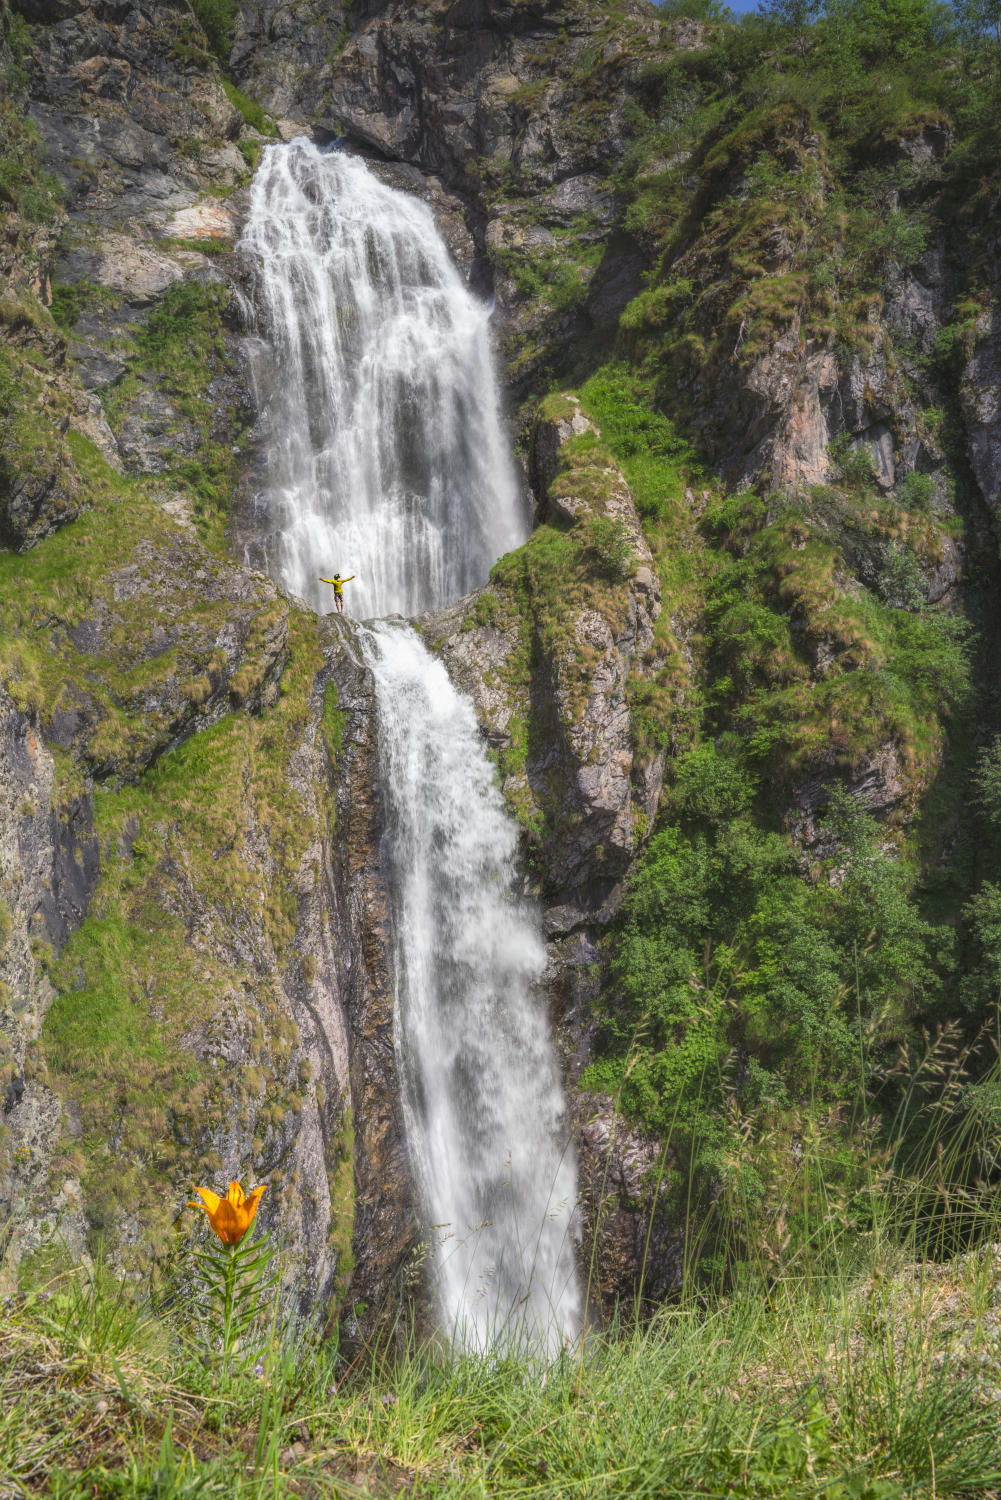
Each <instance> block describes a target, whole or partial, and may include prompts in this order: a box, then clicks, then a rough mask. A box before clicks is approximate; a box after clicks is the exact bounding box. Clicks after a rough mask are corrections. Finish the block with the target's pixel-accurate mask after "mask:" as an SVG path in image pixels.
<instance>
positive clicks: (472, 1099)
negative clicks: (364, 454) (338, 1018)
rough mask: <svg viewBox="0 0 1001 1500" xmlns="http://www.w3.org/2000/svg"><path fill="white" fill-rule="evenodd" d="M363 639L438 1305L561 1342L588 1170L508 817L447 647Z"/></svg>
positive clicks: (473, 1335) (471, 1338)
mask: <svg viewBox="0 0 1001 1500" xmlns="http://www.w3.org/2000/svg"><path fill="white" fill-rule="evenodd" d="M362 646H363V649H364V651H365V656H366V660H367V662H368V665H369V667H370V668H371V671H372V674H373V676H374V678H375V683H376V691H377V695H378V704H379V753H380V761H381V767H382V771H383V780H384V784H385V786H386V788H387V800H388V803H389V807H388V817H389V834H390V840H391V847H392V860H393V879H392V886H393V960H394V969H395V980H396V1004H397V1011H398V1018H399V1024H398V1025H397V1027H396V1050H397V1064H398V1067H399V1071H400V1077H401V1087H402V1096H403V1108H404V1120H405V1124H406V1130H407V1140H408V1142H409V1145H410V1151H411V1156H412V1159H413V1164H414V1169H415V1174H416V1177H417V1183H418V1188H419V1192H420V1196H421V1200H422V1203H423V1204H424V1206H425V1210H426V1213H427V1219H428V1229H429V1237H430V1249H431V1256H432V1261H433V1266H434V1291H435V1297H436V1302H437V1306H438V1311H439V1315H440V1318H441V1322H442V1325H443V1327H444V1328H445V1330H446V1331H447V1332H448V1333H449V1335H450V1337H451V1338H452V1339H453V1341H455V1342H457V1343H459V1344H462V1345H463V1346H466V1347H470V1346H472V1347H479V1348H482V1347H485V1346H486V1345H487V1344H489V1343H494V1342H498V1341H503V1340H504V1339H513V1340H520V1339H525V1338H529V1339H531V1340H532V1341H534V1342H536V1343H542V1344H545V1345H547V1346H548V1347H550V1349H553V1348H555V1347H557V1346H558V1345H559V1344H560V1343H561V1342H562V1340H563V1338H564V1337H565V1336H566V1335H568V1334H569V1335H570V1337H571V1338H573V1337H575V1336H576V1334H577V1333H578V1331H579V1328H580V1299H579V1294H578V1290H577V1280H576V1272H575V1235H576V1222H575V1218H574V1206H575V1204H576V1199H577V1174H576V1168H575V1164H574V1159H573V1154H572V1152H571V1151H568V1150H565V1149H561V1141H562V1142H563V1143H565V1142H566V1140H567V1132H566V1130H565V1125H564V1121H563V1112H564V1104H563V1094H562V1089H561V1086H560V1078H559V1071H558V1067H557V1060H556V1054H555V1049H554V1046H553V1042H552V1038H551V1036H550V1032H549V1018H548V1014H547V1010H546V1007H545V1005H544V1003H541V1001H540V999H539V998H537V997H536V996H534V995H533V992H532V987H533V985H534V984H535V983H536V982H537V981H538V979H539V977H540V975H541V973H542V970H543V968H544V966H545V962H546V951H545V946H544V944H543V942H542V939H541V937H540V936H539V932H538V925H537V916H536V914H535V913H534V912H533V911H531V909H530V908H529V907H528V906H527V905H526V904H525V903H524V901H522V900H520V899H519V898H518V896H517V895H516V894H515V885H516V871H515V846H516V833H515V828H514V824H513V823H512V821H511V819H510V818H509V817H508V815H507V813H506V812H505V809H504V801H503V798H502V796H501V793H500V791H499V789H498V787H497V785H496V780H495V776H494V768H493V765H492V764H491V762H490V760H489V758H488V756H487V753H486V746H485V744H484V741H483V736H482V735H481V734H480V731H479V726H478V725H477V722H476V713H475V710H474V708H473V705H472V703H471V702H470V700H469V699H468V698H467V697H465V696H464V695H463V694H461V693H460V692H459V691H458V690H457V689H456V688H455V687H454V685H453V684H452V682H451V681H450V679H449V676H448V673H447V672H446V671H445V668H444V666H443V665H442V663H441V662H440V661H438V660H436V659H435V658H434V657H432V656H431V655H430V654H429V652H428V651H427V650H426V648H425V647H424V645H423V643H422V642H421V641H420V639H419V638H418V637H417V635H416V634H415V633H414V631H413V630H411V629H410V628H409V627H408V626H406V625H403V624H402V623H401V624H399V625H396V624H393V623H391V622H387V623H385V624H379V625H378V626H376V627H375V628H374V629H372V630H370V631H366V632H365V633H364V634H363V636H362Z"/></svg>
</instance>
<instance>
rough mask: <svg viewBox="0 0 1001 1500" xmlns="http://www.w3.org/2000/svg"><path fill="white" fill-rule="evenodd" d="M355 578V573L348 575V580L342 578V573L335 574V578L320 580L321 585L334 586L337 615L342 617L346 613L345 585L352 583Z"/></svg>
mask: <svg viewBox="0 0 1001 1500" xmlns="http://www.w3.org/2000/svg"><path fill="white" fill-rule="evenodd" d="M354 576H355V575H354V574H353V573H351V574H349V575H348V577H347V578H342V577H341V575H340V573H335V574H334V576H333V578H321V579H320V582H321V583H332V584H333V586H334V604H335V605H336V606H337V613H338V614H339V615H342V614H343V613H344V585H345V584H346V583H350V582H351V579H352V578H354Z"/></svg>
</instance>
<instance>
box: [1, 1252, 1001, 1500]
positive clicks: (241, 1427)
mask: <svg viewBox="0 0 1001 1500" xmlns="http://www.w3.org/2000/svg"><path fill="white" fill-rule="evenodd" d="M879 1260H880V1266H881V1273H880V1272H879V1271H876V1272H874V1273H873V1274H868V1275H867V1274H866V1272H865V1270H864V1268H863V1267H862V1266H861V1265H859V1266H858V1267H857V1268H856V1271H855V1274H854V1275H845V1276H843V1277H842V1278H841V1279H833V1278H832V1279H830V1280H822V1281H819V1282H817V1283H816V1284H814V1285H803V1284H798V1283H796V1282H793V1281H790V1282H788V1283H785V1284H781V1283H780V1284H779V1285H778V1286H776V1287H775V1288H774V1290H773V1292H772V1294H771V1295H770V1296H769V1295H766V1294H765V1293H764V1290H763V1288H760V1287H757V1288H754V1289H748V1290H747V1291H746V1292H744V1293H742V1294H740V1295H737V1296H734V1297H732V1298H731V1299H729V1300H728V1301H727V1302H725V1303H714V1302H711V1301H710V1302H708V1303H706V1304H705V1305H698V1304H697V1303H691V1304H689V1305H687V1306H679V1307H676V1308H665V1309H663V1310H662V1311H660V1312H659V1313H658V1314H657V1315H656V1316H655V1318H654V1319H653V1321H652V1322H651V1323H650V1324H649V1325H648V1326H647V1327H645V1328H642V1329H635V1328H628V1327H627V1328H620V1329H616V1330H612V1331H611V1332H609V1333H608V1334H606V1335H596V1336H594V1337H592V1338H590V1339H589V1340H588V1341H587V1343H586V1344H585V1348H584V1351H583V1354H582V1355H581V1353H580V1352H579V1351H572V1352H568V1353H567V1354H566V1355H565V1356H564V1357H563V1358H560V1359H558V1360H557V1361H556V1362H555V1363H553V1364H550V1365H545V1364H542V1363H540V1362H538V1361H534V1360H533V1359H531V1358H530V1357H528V1356H525V1357H511V1358H508V1359H503V1358H495V1359H476V1358H465V1359H463V1358H457V1359H452V1360H447V1359H443V1358H440V1357H438V1358H435V1357H432V1356H430V1355H424V1356H422V1354H421V1352H420V1351H418V1350H416V1349H414V1348H409V1349H405V1350H404V1351H403V1352H396V1351H391V1350H390V1349H388V1348H387V1349H383V1350H381V1351H379V1352H378V1353H376V1354H375V1355H374V1356H369V1357H368V1358H367V1359H364V1360H362V1361H359V1363H358V1364H357V1365H356V1366H355V1368H354V1369H353V1370H351V1371H348V1370H346V1368H345V1363H344V1361H343V1360H341V1361H339V1360H338V1359H337V1357H336V1354H335V1353H333V1352H331V1351H326V1350H324V1349H323V1348H322V1347H321V1346H319V1345H318V1344H317V1343H316V1342H311V1341H306V1342H304V1343H302V1344H300V1345H298V1346H295V1345H292V1344H289V1345H287V1346H286V1345H283V1343H282V1341H281V1340H280V1339H276V1340H275V1341H274V1346H275V1347H274V1349H273V1352H271V1353H270V1354H269V1355H267V1356H265V1357H263V1358H262V1359H260V1360H259V1361H257V1362H256V1363H255V1364H254V1365H251V1366H249V1368H248V1369H247V1370H246V1371H244V1372H243V1373H240V1374H239V1375H236V1376H234V1378H233V1379H232V1380H231V1382H229V1383H226V1382H224V1381H222V1380H221V1379H220V1372H219V1370H218V1369H217V1368H213V1364H212V1362H211V1360H208V1361H205V1360H204V1359H203V1353H204V1346H199V1344H198V1341H197V1339H196V1338H191V1339H190V1340H189V1339H187V1338H179V1337H177V1335H176V1333H175V1331H174V1329H173V1327H172V1323H171V1320H170V1319H169V1318H157V1317H155V1316H143V1314H142V1313H141V1312H140V1311H139V1310H138V1309H136V1308H135V1307H134V1306H132V1305H130V1304H129V1303H128V1302H127V1301H125V1300H122V1299H120V1298H118V1297H116V1296H115V1295H114V1293H106V1292H100V1291H99V1292H96V1293H95V1292H90V1291H88V1290H86V1289H84V1288H82V1287H75V1288H73V1289H72V1290H70V1291H68V1292H66V1293H62V1294H57V1295H54V1296H52V1297H51V1298H50V1299H49V1300H48V1301H43V1300H40V1299H39V1298H38V1297H36V1296H31V1297H29V1298H27V1299H26V1300H17V1301H15V1302H13V1303H11V1304H10V1305H9V1306H8V1307H7V1308H6V1309H5V1313H4V1318H3V1324H2V1333H0V1351H2V1360H3V1370H4V1375H3V1379H4V1417H3V1427H2V1432H3V1449H2V1463H3V1470H4V1474H5V1478H4V1480H3V1489H2V1493H3V1494H4V1495H5V1496H6V1495H22V1494H49V1495H53V1496H59V1497H63V1500H68V1497H70V1496H72V1497H78V1496H79V1497H80V1500H83V1497H84V1496H87V1497H89V1496H99V1495H100V1496H104V1495H107V1496H112V1495H114V1496H119V1495H121V1496H130V1497H131V1496H135V1497H137V1500H139V1497H143V1500H145V1497H154V1496H155V1497H156V1500H168V1497H174V1496H177V1497H180V1496H188V1495H196V1494H197V1495H217V1494H218V1495H239V1496H248V1497H249V1496H265V1495H267V1496H271V1495H284V1494H286V1493H288V1494H298V1495H331V1496H333V1495H345V1496H347V1495H357V1494H362V1493H367V1494H370V1495H390V1494H396V1493H400V1492H408V1493H411V1494H413V1495H442V1496H474V1495H477V1496H478V1495H490V1494H501V1495H523V1494H533V1495H540V1496H544V1495H545V1496H549V1495H552V1496H563V1495H566V1496H570V1495H573V1496H578V1495H579V1496H585V1495H608V1496H612V1495H649V1496H654V1495H656V1496H675V1495H677V1496H683V1495H690V1494H699V1495H747V1496H759V1495H761V1496H764V1495H769V1496H813V1495H817V1496H821V1495H823V1496H828V1497H831V1500H833V1497H845V1500H848V1497H856V1500H876V1497H880V1500H888V1497H891V1496H898V1495H899V1496H903V1495H928V1496H931V1495H939V1496H945V1495H987V1494H991V1493H996V1492H997V1491H998V1490H1001V1444H999V1437H998V1433H999V1418H1001V1307H995V1306H994V1303H1001V1297H999V1295H998V1293H997V1292H996V1291H995V1290H994V1286H995V1283H996V1281H997V1277H998V1273H999V1271H1001V1259H998V1258H996V1257H995V1256H994V1255H993V1254H990V1255H984V1256H981V1255H978V1254H974V1255H972V1256H970V1257H967V1258H965V1259H963V1260H961V1261H956V1262H953V1263H952V1264H951V1265H949V1266H936V1265H932V1264H926V1265H919V1266H913V1265H912V1266H907V1265H904V1264H902V1263H901V1260H900V1258H899V1257H897V1256H894V1255H893V1254H891V1253H889V1252H887V1253H885V1254H884V1255H883V1256H882V1257H880V1258H879ZM258 1369H259V1370H260V1371H261V1373H260V1374H255V1373H254V1372H255V1370H258Z"/></svg>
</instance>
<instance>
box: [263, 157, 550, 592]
mask: <svg viewBox="0 0 1001 1500" xmlns="http://www.w3.org/2000/svg"><path fill="white" fill-rule="evenodd" d="M241 248H243V249H246V250H249V251H251V252H252V253H254V254H255V255H256V256H257V257H258V259H259V262H260V264H261V267H262V281H263V285H262V293H263V297H262V300H263V308H264V326H263V329H262V331H263V332H264V334H265V339H264V340H263V341H262V343H261V346H260V352H259V354H258V357H257V359H256V362H255V366H256V367H255V383H256V386H257V391H258V399H259V401H260V404H261V406H262V409H263V411H264V419H265V425H266V427H267V430H268V436H269V460H268V461H269V487H270V495H271V523H270V529H271V536H270V538H269V543H268V548H269V556H268V565H269V568H270V570H271V571H272V572H273V573H274V574H275V576H276V577H278V578H279V579H280V580H281V581H282V582H283V583H284V584H285V585H286V587H288V588H289V589H291V590H292V591H293V592H294V593H296V594H298V595H300V596H301V597H302V598H304V599H306V600H308V601H309V603H311V604H312V605H313V606H314V607H315V608H318V609H321V610H326V609H329V608H330V607H331V604H332V599H331V593H330V590H329V588H327V587H325V585H323V584H321V583H319V582H318V581H317V580H318V576H319V575H323V576H326V577H330V576H332V574H333V573H334V572H339V573H341V574H342V575H348V574H353V575H354V582H352V583H351V584H349V585H348V588H347V590H346V592H345V602H346V607H347V609H348V611H349V613H351V614H353V615H354V616H355V617H356V618H359V619H366V618H370V617H373V616H379V615H386V614H391V613H400V614H403V615H414V614H418V613H420V612H421V611H422V610H426V609H434V608H440V607H441V606H442V605H444V604H447V603H451V602H452V601H453V600H455V599H458V598H460V597H461V596H462V595H463V594H466V593H468V592H469V591H470V589H473V588H476V587H477V586H478V585H480V584H482V583H485V582H486V579H487V573H488V572H489V569H490V567H491V566H492V564H493V563H494V562H495V561H496V559H497V558H498V557H499V556H500V555H501V554H502V553H504V552H507V551H509V550H510V549H511V548H512V547H516V546H518V545H520V543H521V542H523V541H524V539H525V536H526V533H527V515H526V510H525V503H524V500H523V498H522V495H521V491H520V488H519V485H518V482H517V478H516V475H515V470H514V465H513V462H512V459H511V455H510V451H509V446H508V442H507V438H506V435H505V432H504V425H503V420H502V412H501V402H500V392H499V387H498V383H497V377H496V373H495V371H494V367H493V358H492V351H491V347H490V337H489V327H488V324H489V309H488V308H487V307H486V306H485V305H484V304H483V303H482V302H481V301H479V300H478V299H477V298H475V297H474V296H473V295H472V294H471V293H470V292H469V291H468V289H467V288H466V287H465V286H464V284H463V281H462V278H461V277H460V275H459V272H458V270H457V269H456V267H455V265H454V263H453V261H452V258H451V256H450V255H449V252H448V248H447V246H446V245H445V243H444V241H443V239H442V237H441V235H440V234H439V232H438V229H437V227H436V225H435V222H434V219H433V217H432V214H431V211H430V209H429V208H428V207H427V206H426V204H424V203H422V202H421V201H420V200H419V199H418V198H416V197H414V196H413V195H411V194H408V193H401V192H397V191H395V190H394V189H392V188H389V187H386V186H385V185H384V184H383V183H381V182H380V181H379V180H378V178H377V177H375V176H374V175H373V173H372V172H370V171H369V169H368V167H367V166H366V165H365V163H364V162H363V161H361V160H359V159H358V158H356V157H352V156H348V155H346V154H345V153H343V152H340V151H328V152H324V151H321V150H319V149H318V148H317V147H316V146H314V145H312V144H311V143H310V142H308V141H306V140H305V139H299V140H296V141H293V143H292V144H291V145H290V146H270V147H268V148H267V149H266V150H265V151H264V153H263V156H262V158H261V164H260V167H259V168H258V171H257V174H256V176H255V178H254V185H253V190H252V194H251V206H250V216H249V219H248V221H247V225H246V229H245V231H244V235H243V239H242V240H241Z"/></svg>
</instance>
